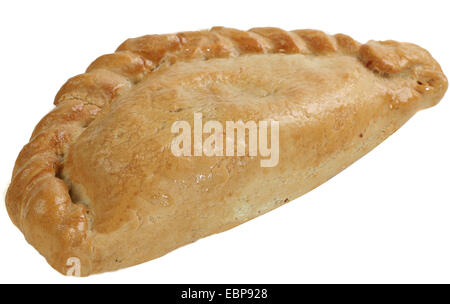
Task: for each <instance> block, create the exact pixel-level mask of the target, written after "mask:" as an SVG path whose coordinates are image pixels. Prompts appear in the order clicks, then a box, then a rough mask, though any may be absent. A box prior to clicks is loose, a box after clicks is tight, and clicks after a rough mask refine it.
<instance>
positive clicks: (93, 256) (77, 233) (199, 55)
mask: <svg viewBox="0 0 450 304" xmlns="http://www.w3.org/2000/svg"><path fill="white" fill-rule="evenodd" d="M273 53H284V54H310V55H321V56H328V55H330V54H342V55H346V56H351V57H352V58H358V59H359V60H361V62H362V64H363V65H364V66H365V67H366V68H367V69H370V70H372V71H373V72H375V73H379V74H380V76H379V77H385V79H386V80H387V79H389V77H393V76H394V75H395V74H400V73H404V72H406V71H408V72H410V74H411V75H412V78H411V79H413V80H414V81H416V83H415V84H414V90H413V91H409V90H406V91H407V92H406V95H407V99H408V100H409V99H411V100H412V99H415V100H419V97H420V99H421V100H422V102H423V104H422V105H420V106H418V105H415V106H414V108H412V107H411V109H408V111H410V112H411V113H412V112H413V111H417V110H418V109H420V108H424V107H427V106H431V105H433V104H435V103H437V102H438V101H439V99H440V98H441V97H442V96H443V94H444V93H445V90H446V88H447V80H446V78H445V76H444V74H443V73H442V71H441V69H440V67H439V65H438V63H437V62H436V61H435V60H434V59H432V57H431V56H430V55H429V53H428V52H427V51H425V50H423V49H422V48H420V47H418V46H415V45H412V44H405V43H398V42H394V41H386V42H374V41H371V42H369V43H367V44H364V45H360V44H359V43H358V42H356V41H354V40H353V39H352V38H350V37H348V36H345V35H342V34H338V35H335V36H330V35H327V34H325V33H323V32H320V31H315V30H299V31H292V32H286V31H283V30H281V29H277V28H255V29H252V30H250V31H248V32H245V31H239V30H235V29H229V28H223V27H215V28H212V29H211V30H208V31H200V32H185V33H178V34H169V35H150V36H144V37H140V38H134V39H128V40H127V41H125V42H124V43H123V44H122V45H121V46H120V47H119V48H118V49H117V51H116V52H115V53H114V54H109V55H104V56H101V57H99V58H98V59H97V60H95V61H94V62H93V63H92V64H91V65H90V66H89V67H88V69H87V71H86V73H84V74H81V75H78V76H76V77H73V78H71V79H69V80H68V81H67V82H66V84H64V86H63V87H62V88H61V89H60V91H59V92H58V94H57V95H56V97H55V105H56V107H55V109H54V110H53V111H52V112H50V113H49V114H48V115H46V116H45V117H44V118H43V119H42V120H41V122H40V123H39V124H38V125H37V126H36V128H35V130H34V132H33V135H32V137H31V139H30V142H29V143H28V144H27V145H26V146H25V147H24V148H23V150H22V152H21V153H20V155H19V157H18V159H17V161H16V165H15V168H14V172H13V177H12V182H11V185H10V187H9V189H8V193H7V197H6V204H7V208H8V212H9V214H10V217H11V219H12V221H13V222H14V223H15V225H17V226H18V227H19V228H20V229H21V231H22V232H23V233H24V235H25V237H26V239H27V240H28V242H29V243H30V244H32V245H33V246H34V247H36V249H37V250H38V251H39V252H40V253H41V254H42V255H44V256H45V257H46V258H47V260H48V262H49V263H50V264H51V265H52V266H53V267H54V268H55V269H57V270H58V271H60V272H62V273H66V271H67V268H68V265H66V261H67V259H68V258H69V257H73V256H76V257H79V258H80V259H81V262H82V264H83V269H82V275H88V274H90V273H93V272H100V271H106V270H111V269H115V268H120V267H118V266H111V265H110V261H102V260H99V259H105V260H106V258H105V257H106V256H107V255H108V253H107V252H103V253H102V254H103V255H102V254H100V253H99V252H102V250H103V251H105V250H106V249H105V248H109V246H110V245H108V246H106V245H105V246H104V247H103V249H102V246H99V245H96V247H95V246H93V245H92V242H93V239H94V238H93V236H92V235H91V234H92V233H94V232H93V231H92V230H91V229H90V225H92V223H90V220H91V219H90V217H91V215H90V214H89V213H88V209H89V206H88V207H86V206H85V204H87V202H86V201H83V200H80V201H77V199H79V198H76V197H74V196H72V197H71V195H70V191H71V189H70V187H71V186H72V185H71V184H70V181H66V183H65V182H63V176H62V175H61V171H62V170H63V167H64V165H65V158H66V156H67V153H68V151H69V149H70V145H71V144H72V143H73V142H74V141H75V140H76V139H77V138H78V137H79V136H80V134H82V133H83V132H84V130H85V129H86V128H87V127H88V126H89V125H90V123H91V122H92V121H94V120H95V119H96V117H98V116H99V115H101V113H102V109H103V108H105V107H106V108H107V107H109V106H110V103H111V101H112V100H118V99H119V97H121V96H124V95H126V94H127V93H128V92H130V90H131V89H132V88H133V87H134V86H135V85H136V84H137V83H139V82H141V81H142V80H143V79H145V78H146V77H147V76H148V75H150V74H152V73H155V72H157V71H158V70H159V69H162V68H163V67H165V66H170V65H173V64H174V63H176V62H188V61H191V60H209V59H214V58H230V57H238V56H243V55H252V54H273ZM404 83H405V85H406V83H407V82H404ZM409 83H410V82H408V85H409ZM411 92H413V93H411ZM386 94H387V95H389V96H391V97H390V98H391V99H392V107H397V108H398V107H400V105H399V103H401V102H402V100H403V99H404V98H403V97H404V96H405V91H404V90H403V91H402V90H401V89H398V90H397V91H393V90H391V91H389V90H387V91H386ZM402 94H403V95H402ZM408 94H409V95H408ZM413 97H414V98H413ZM405 107H406V106H405ZM405 109H406V108H405ZM402 111H406V110H402ZM408 113H409V112H408ZM408 115H409V114H408ZM336 117H338V116H336ZM335 124H336V126H337V127H339V125H340V124H341V122H339V120H338V119H336V122H335ZM394 130H395V128H392V130H390V131H391V132H393V131H394ZM368 146H370V144H369V145H368ZM324 153H325V152H324ZM101 238H102V237H101V236H99V237H97V239H96V242H98V243H99V244H100V243H102V242H106V241H104V240H102V239H101ZM175 247H176V246H175ZM164 251H165V250H163V249H161V252H158V253H155V257H156V256H158V255H160V254H164ZM99 257H101V258H99ZM137 260H139V259H137ZM140 260H141V261H142V260H145V258H140ZM101 263H104V264H105V265H102V266H98V265H95V264H101ZM131 263H135V262H130V264H131Z"/></svg>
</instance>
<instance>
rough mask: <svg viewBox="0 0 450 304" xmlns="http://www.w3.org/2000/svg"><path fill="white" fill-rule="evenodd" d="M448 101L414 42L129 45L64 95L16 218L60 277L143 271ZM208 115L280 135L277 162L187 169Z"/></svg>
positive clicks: (25, 180) (233, 38)
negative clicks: (198, 125) (184, 139)
mask: <svg viewBox="0 0 450 304" xmlns="http://www.w3.org/2000/svg"><path fill="white" fill-rule="evenodd" d="M446 89H447V79H446V77H445V75H444V74H443V72H442V70H441V68H440V66H439V64H438V63H437V62H436V61H435V60H434V59H433V58H432V57H431V55H430V54H429V53H428V52H427V51H426V50H424V49H422V48H420V47H418V46H416V45H413V44H409V43H399V42H395V41H384V42H375V41H370V42H368V43H366V44H363V45H361V44H359V43H358V42H356V41H354V40H353V39H352V38H350V37H348V36H346V35H342V34H338V35H334V36H331V35H327V34H325V33H323V32H320V31H315V30H299V31H290V32H287V31H283V30H281V29H277V28H255V29H252V30H250V31H248V32H245V31H239V30H235V29H229V28H223V27H215V28H212V29H211V30H206V31H199V32H185V33H178V34H170V35H151V36H144V37H140V38H135V39H129V40H127V41H125V42H124V43H123V44H122V45H121V46H120V47H119V48H118V50H117V51H116V52H115V53H113V54H109V55H105V56H102V57H99V58H98V59H97V60H95V61H94V62H93V63H92V64H91V65H90V66H89V67H88V69H87V71H86V73H84V74H82V75H78V76H76V77H74V78H71V79H69V80H68V81H67V83H66V84H64V85H63V87H62V88H61V89H60V91H59V92H58V94H57V95H56V98H55V105H56V107H55V108H54V109H53V111H51V112H50V113H49V114H48V115H46V116H45V117H44V118H43V119H42V120H41V121H40V122H39V124H38V125H37V126H36V128H35V130H34V132H33V134H32V137H31V139H30V142H29V143H28V144H27V145H26V146H25V147H24V148H23V150H22V151H21V153H20V155H19V157H18V159H17V161H16V165H15V168H14V172H13V177H12V182H11V185H10V187H9V189H8V193H7V196H6V205H7V209H8V212H9V215H10V217H11V219H12V221H13V222H14V224H15V225H17V227H19V229H20V230H21V231H22V232H23V234H24V235H25V237H26V239H27V241H28V242H29V243H30V244H31V245H33V246H34V247H35V248H36V249H37V250H38V251H39V252H40V253H41V254H42V255H43V256H44V257H45V258H46V259H47V261H48V262H49V263H50V265H51V266H53V267H54V268H55V269H56V270H58V271H60V272H61V273H63V274H68V273H69V274H73V272H71V271H72V270H73V263H72V262H73V261H78V262H79V265H80V266H81V268H80V269H79V270H80V274H81V275H82V276H86V275H89V274H93V273H100V272H105V271H111V270H116V269H119V268H123V267H128V266H132V265H135V264H138V263H142V262H144V261H148V260H151V259H154V258H157V257H160V256H162V255H164V254H166V253H168V252H170V251H171V250H174V249H176V248H178V247H180V246H182V245H185V244H188V243H191V242H194V241H195V240H197V239H199V238H202V237H205V236H208V235H211V234H214V233H218V232H222V231H225V230H227V229H230V228H232V227H234V226H236V225H239V224H241V223H243V222H246V221H248V220H250V219H252V218H254V217H256V216H258V215H261V214H263V213H265V212H268V211H270V210H272V209H274V208H276V207H279V206H281V205H282V204H284V203H286V202H288V201H290V200H292V199H295V198H297V197H299V196H300V195H302V194H304V193H306V192H308V191H310V190H311V189H313V188H315V187H317V186H318V185H320V184H322V183H323V182H325V181H326V180H328V179H329V178H331V177H332V176H334V175H336V174H337V173H338V172H340V171H341V170H342V169H344V168H345V167H347V166H349V165H350V164H351V163H353V162H354V161H355V160H357V159H358V158H360V157H361V156H363V155H364V154H365V153H367V152H368V151H370V150H371V149H372V148H374V147H375V146H376V145H378V144H379V143H381V142H382V141H383V140H384V139H385V138H387V137H388V136H389V135H390V134H392V133H393V132H394V131H396V130H397V129H398V128H399V127H400V126H401V125H402V124H403V123H405V122H406V121H407V120H408V119H409V118H410V117H411V116H412V115H413V114H414V113H416V112H417V111H419V110H421V109H424V108H427V107H430V106H433V105H435V104H437V103H438V101H439V100H440V99H441V98H442V97H443V95H444V93H445V91H446ZM195 113H201V114H202V119H203V121H206V120H208V121H216V122H219V123H222V124H224V125H225V124H226V122H227V121H234V122H236V121H239V120H242V121H244V122H248V121H254V122H260V121H270V122H278V128H279V129H278V135H279V138H278V139H279V156H278V160H277V162H276V164H275V165H274V166H262V165H261V160H263V159H264V157H263V156H261V155H256V156H254V155H253V156H250V154H245V155H240V156H217V155H219V154H217V155H212V156H206V155H202V156H195V155H193V156H186V155H184V154H183V155H181V156H177V155H174V153H172V152H173V150H172V149H171V145H172V143H173V138H174V137H175V134H174V133H173V132H172V127H173V125H174V123H175V122H177V121H186V122H188V123H193V120H194V114H195ZM223 131H224V132H225V130H223ZM201 136H204V137H206V134H203V135H201ZM227 136H228V135H227ZM248 137H249V136H248ZM202 139H203V138H202ZM246 139H247V137H246ZM237 145H238V143H237V142H236V146H237ZM232 148H234V143H233V146H232Z"/></svg>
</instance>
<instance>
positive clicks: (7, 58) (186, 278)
mask: <svg viewBox="0 0 450 304" xmlns="http://www.w3.org/2000/svg"><path fill="white" fill-rule="evenodd" d="M449 19H450V16H449V7H448V1H430V0H428V1H425V2H424V1H392V0H390V1H380V0H377V1H370V2H365V1H327V2H325V1H305V2H303V1H290V2H288V1H280V0H277V1H262V0H259V1H243V0H239V1H231V0H227V1H212V0H209V1H204V2H200V1H192V0H191V1H179V2H175V1H162V0H160V1H141V2H138V1H130V0H127V1H125V0H123V1H86V2H84V1H72V2H71V3H69V2H68V1H54V2H50V1H27V2H25V1H1V4H0V31H1V35H0V69H1V70H0V88H1V95H0V96H1V97H0V98H1V100H0V103H1V110H0V115H1V119H0V124H1V125H0V132H1V145H2V146H1V149H0V165H1V170H0V186H1V188H2V190H3V197H4V194H5V192H6V188H7V186H8V183H9V181H10V178H11V172H12V168H13V164H14V161H15V158H16V157H17V154H18V153H19V151H20V149H21V148H22V146H23V145H24V144H25V143H26V142H27V141H28V138H29V136H30V135H31V132H32V130H33V127H34V126H35V125H36V123H37V122H38V121H39V120H40V118H41V117H42V116H43V115H44V114H46V113H47V112H48V111H50V110H51V109H52V102H53V98H54V95H55V94H56V92H57V91H58V89H59V87H60V86H61V85H62V84H63V83H64V82H65V81H66V80H67V78H69V77H71V76H74V75H76V74H80V73H82V72H83V71H84V69H85V68H86V67H87V66H88V64H89V63H90V62H91V61H92V60H94V59H95V58H96V57H98V56H99V55H102V54H105V53H110V52H113V51H114V50H115V48H116V47H117V46H118V45H119V44H120V43H121V42H122V41H123V40H125V39H126V38H129V37H136V36H140V35H144V34H154V33H170V32H177V31H184V30H198V29H204V28H209V27H211V26H214V25H224V26H228V27H236V28H239V29H249V28H252V27H256V26H276V27H281V28H284V29H303V28H314V29H321V30H324V31H326V32H329V33H338V32H342V33H345V34H348V35H351V36H352V37H354V38H355V39H357V40H359V41H361V42H366V41H367V40H369V39H376V40H385V39H394V40H400V41H410V42H414V43H417V44H419V45H421V46H423V47H425V48H427V49H428V50H429V51H430V52H431V53H432V54H433V56H434V57H435V58H437V59H438V61H439V62H440V63H441V65H442V67H443V69H444V71H447V72H449V71H450V45H449V39H448V30H449V28H450V22H449ZM449 130H450V100H449V95H447V96H446V97H444V99H443V100H442V101H441V103H440V104H439V105H438V106H436V107H434V108H431V109H429V110H426V111H423V112H420V113H419V114H418V115H416V116H415V117H414V118H413V119H412V120H411V121H410V122H408V123H407V124H406V125H405V126H404V127H403V128H402V129H401V130H400V131H398V132H397V133H396V134H394V135H393V136H392V137H391V138H389V139H388V140H386V141H385V142H384V143H383V144H381V145H380V146H379V147H378V148H376V149H375V150H374V151H372V152H371V153H369V154H368V155H367V156H365V157H364V158H363V159H361V160H360V161H358V162H356V163H355V164H353V165H352V166H351V167H350V168H348V169H347V170H345V171H344V172H342V173H341V174H339V175H338V176H336V177H335V178H333V179H332V180H330V181H329V182H327V183H325V184H324V185H322V186H320V187H319V188H317V189H316V190H314V191H312V192H310V193H308V194H306V195H304V196H303V197H301V198H299V199H297V200H295V201H293V202H291V203H289V204H288V205H286V206H284V207H282V208H280V209H278V210H275V211H273V212H271V213H269V214H267V215H264V216H262V217H260V218H257V219H255V220H253V221H251V222H249V223H246V224H244V225H241V226H239V227H237V228H235V229H233V230H231V231H228V232H226V233H222V234H220V235H215V236H212V237H208V238H206V239H203V240H200V241H198V242H196V243H195V244H192V245H189V246H186V247H183V248H181V249H178V250H176V251H174V252H172V253H170V254H168V255H166V256H165V257H163V258H160V259H157V260H154V261H151V262H148V263H145V264H143V265H140V266H136V267H132V268H128V269H124V270H121V271H117V272H113V273H106V274H101V275H94V276H91V277H89V278H83V279H76V278H66V277H63V276H61V275H60V274H58V273H57V272H56V271H54V270H53V269H52V268H51V267H50V266H48V265H47V263H46V262H45V260H44V259H43V258H42V257H41V256H40V255H39V254H38V253H37V252H36V251H35V250H34V249H33V248H32V247H31V246H29V245H28V244H27V243H26V242H25V240H24V239H23V236H22V234H21V233H20V232H19V231H18V229H16V228H15V227H14V226H13V224H12V223H11V222H10V220H9V218H8V215H7V214H6V209H5V207H4V202H3V199H2V203H1V204H0V231H1V232H0V233H1V240H0V244H1V245H0V282H2V283H6V282H11V283H12V282H40V283H44V282H54V283H67V282H74V283H86V282H89V283H97V282H101V283H109V282H129V283H132V282H145V283H208V282H209V283H325V282H326V283H333V282H335V283H349V282H356V283H358V282H359V283H368V282H370V283H400V282H401V283H412V282H416V283H420V282H428V283H431V282H447V283H449V282H450V194H449V187H450V185H449V180H450V176H449V172H450V161H449V157H450V143H449V134H448V131H449Z"/></svg>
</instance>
